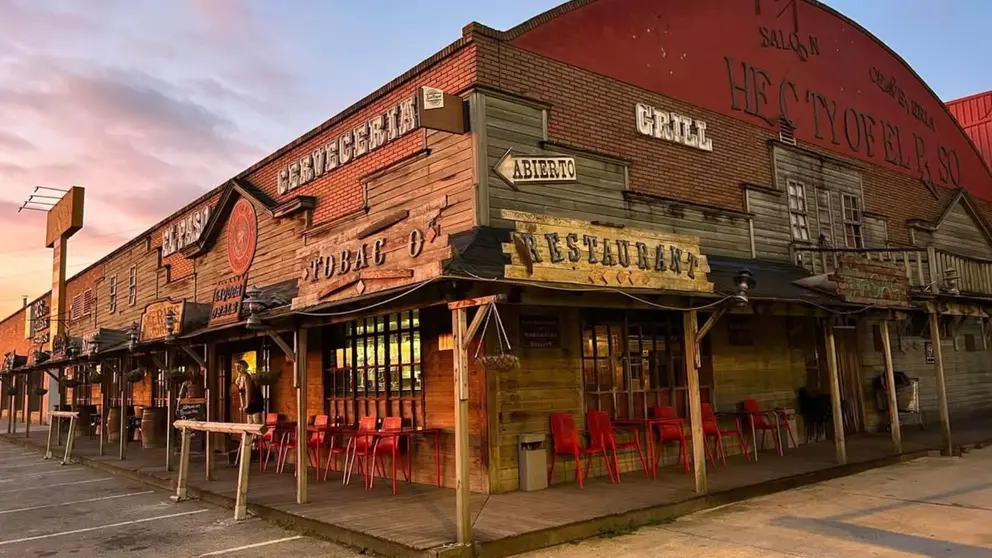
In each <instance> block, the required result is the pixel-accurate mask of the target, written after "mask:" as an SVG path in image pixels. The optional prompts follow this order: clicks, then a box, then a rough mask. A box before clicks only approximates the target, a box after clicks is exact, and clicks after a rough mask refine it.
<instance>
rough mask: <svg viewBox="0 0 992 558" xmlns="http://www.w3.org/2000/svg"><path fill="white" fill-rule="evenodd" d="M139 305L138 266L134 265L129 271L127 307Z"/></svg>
mask: <svg viewBox="0 0 992 558" xmlns="http://www.w3.org/2000/svg"><path fill="white" fill-rule="evenodd" d="M137 303H138V266H136V265H132V266H131V268H130V269H128V271H127V305H128V306H134V305H135V304H137Z"/></svg>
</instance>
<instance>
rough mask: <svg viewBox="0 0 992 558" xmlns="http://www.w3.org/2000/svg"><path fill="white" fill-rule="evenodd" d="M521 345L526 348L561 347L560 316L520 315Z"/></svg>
mask: <svg viewBox="0 0 992 558" xmlns="http://www.w3.org/2000/svg"><path fill="white" fill-rule="evenodd" d="M520 346H521V347H523V348H524V349H558V348H561V324H560V323H559V321H558V316H520Z"/></svg>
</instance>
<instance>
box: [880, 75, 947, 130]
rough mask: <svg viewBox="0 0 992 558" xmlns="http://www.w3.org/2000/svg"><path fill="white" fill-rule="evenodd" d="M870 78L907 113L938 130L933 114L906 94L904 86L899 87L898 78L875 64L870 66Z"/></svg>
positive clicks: (928, 126)
mask: <svg viewBox="0 0 992 558" xmlns="http://www.w3.org/2000/svg"><path fill="white" fill-rule="evenodd" d="M868 79H870V80H871V82H872V83H874V84H875V85H877V86H878V88H879V90H881V91H882V93H885V94H886V95H888V96H889V97H892V100H893V101H895V102H896V103H897V104H898V105H899V106H900V107H902V108H903V109H905V110H906V114H908V115H910V116H912V117H913V118H915V119H917V120H919V121H920V122H922V123H923V124H924V125H926V127H927V128H930V129H931V130H933V131H935V132H936V131H937V128H935V127H934V124H933V116H931V115H930V113H929V112H927V109H925V108H924V107H923V105H921V104H920V103H917V102H916V101H915V100H913V99H910V98H908V97H907V96H906V92H905V91H904V90H903V88H902V87H899V83H897V82H896V78H894V77H890V76H886V75H885V72H883V71H882V70H879V69H878V68H876V67H875V66H872V67H871V68H868Z"/></svg>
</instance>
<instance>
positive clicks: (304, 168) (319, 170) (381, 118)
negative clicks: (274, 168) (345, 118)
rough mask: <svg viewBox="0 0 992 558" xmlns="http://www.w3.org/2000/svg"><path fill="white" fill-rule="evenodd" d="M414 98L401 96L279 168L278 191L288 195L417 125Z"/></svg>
mask: <svg viewBox="0 0 992 558" xmlns="http://www.w3.org/2000/svg"><path fill="white" fill-rule="evenodd" d="M417 97H418V95H413V96H411V97H409V98H407V99H404V100H403V101H402V102H400V103H399V104H398V105H396V106H394V107H391V108H390V109H389V110H387V111H386V112H384V113H382V114H379V115H377V116H375V117H373V118H371V119H369V120H368V121H367V122H362V123H361V124H359V125H358V126H356V127H355V128H353V129H351V130H346V131H345V132H344V133H343V134H341V135H340V136H338V137H336V138H334V139H332V140H331V141H329V142H327V143H326V144H325V145H324V146H322V147H318V148H317V149H315V150H314V151H313V152H311V153H306V154H304V155H303V156H302V157H300V158H299V159H298V160H295V161H293V162H291V163H289V164H288V165H286V166H285V167H283V168H282V169H281V170H280V171H279V173H278V175H277V186H278V189H279V193H280V194H288V193H289V192H292V191H293V190H295V189H297V188H299V187H300V186H303V185H305V184H308V183H310V182H312V181H314V180H316V179H317V178H320V177H321V176H324V175H325V174H326V173H329V172H331V171H333V170H334V169H337V168H338V167H340V166H344V165H346V164H348V163H350V162H352V161H354V160H356V159H359V158H361V157H363V156H365V155H367V154H369V153H371V152H373V151H375V150H376V149H379V148H380V147H383V146H385V145H388V144H389V143H392V142H393V141H395V140H397V139H399V138H401V137H403V136H405V135H407V134H409V133H410V132H412V131H414V130H416V129H417V128H419V127H420V117H419V115H418V112H417Z"/></svg>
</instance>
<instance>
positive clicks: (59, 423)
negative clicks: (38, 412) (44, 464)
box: [44, 417, 62, 460]
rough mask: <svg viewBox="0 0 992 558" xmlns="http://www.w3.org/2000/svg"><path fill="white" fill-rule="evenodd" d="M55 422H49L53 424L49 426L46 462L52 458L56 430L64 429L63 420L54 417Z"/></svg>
mask: <svg viewBox="0 0 992 558" xmlns="http://www.w3.org/2000/svg"><path fill="white" fill-rule="evenodd" d="M52 418H53V420H51V421H49V422H51V424H50V425H49V426H48V445H47V446H46V447H45V457H44V459H45V460H48V459H51V458H52V435H53V434H55V430H56V429H58V428H61V427H62V419H61V418H59V417H52Z"/></svg>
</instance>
